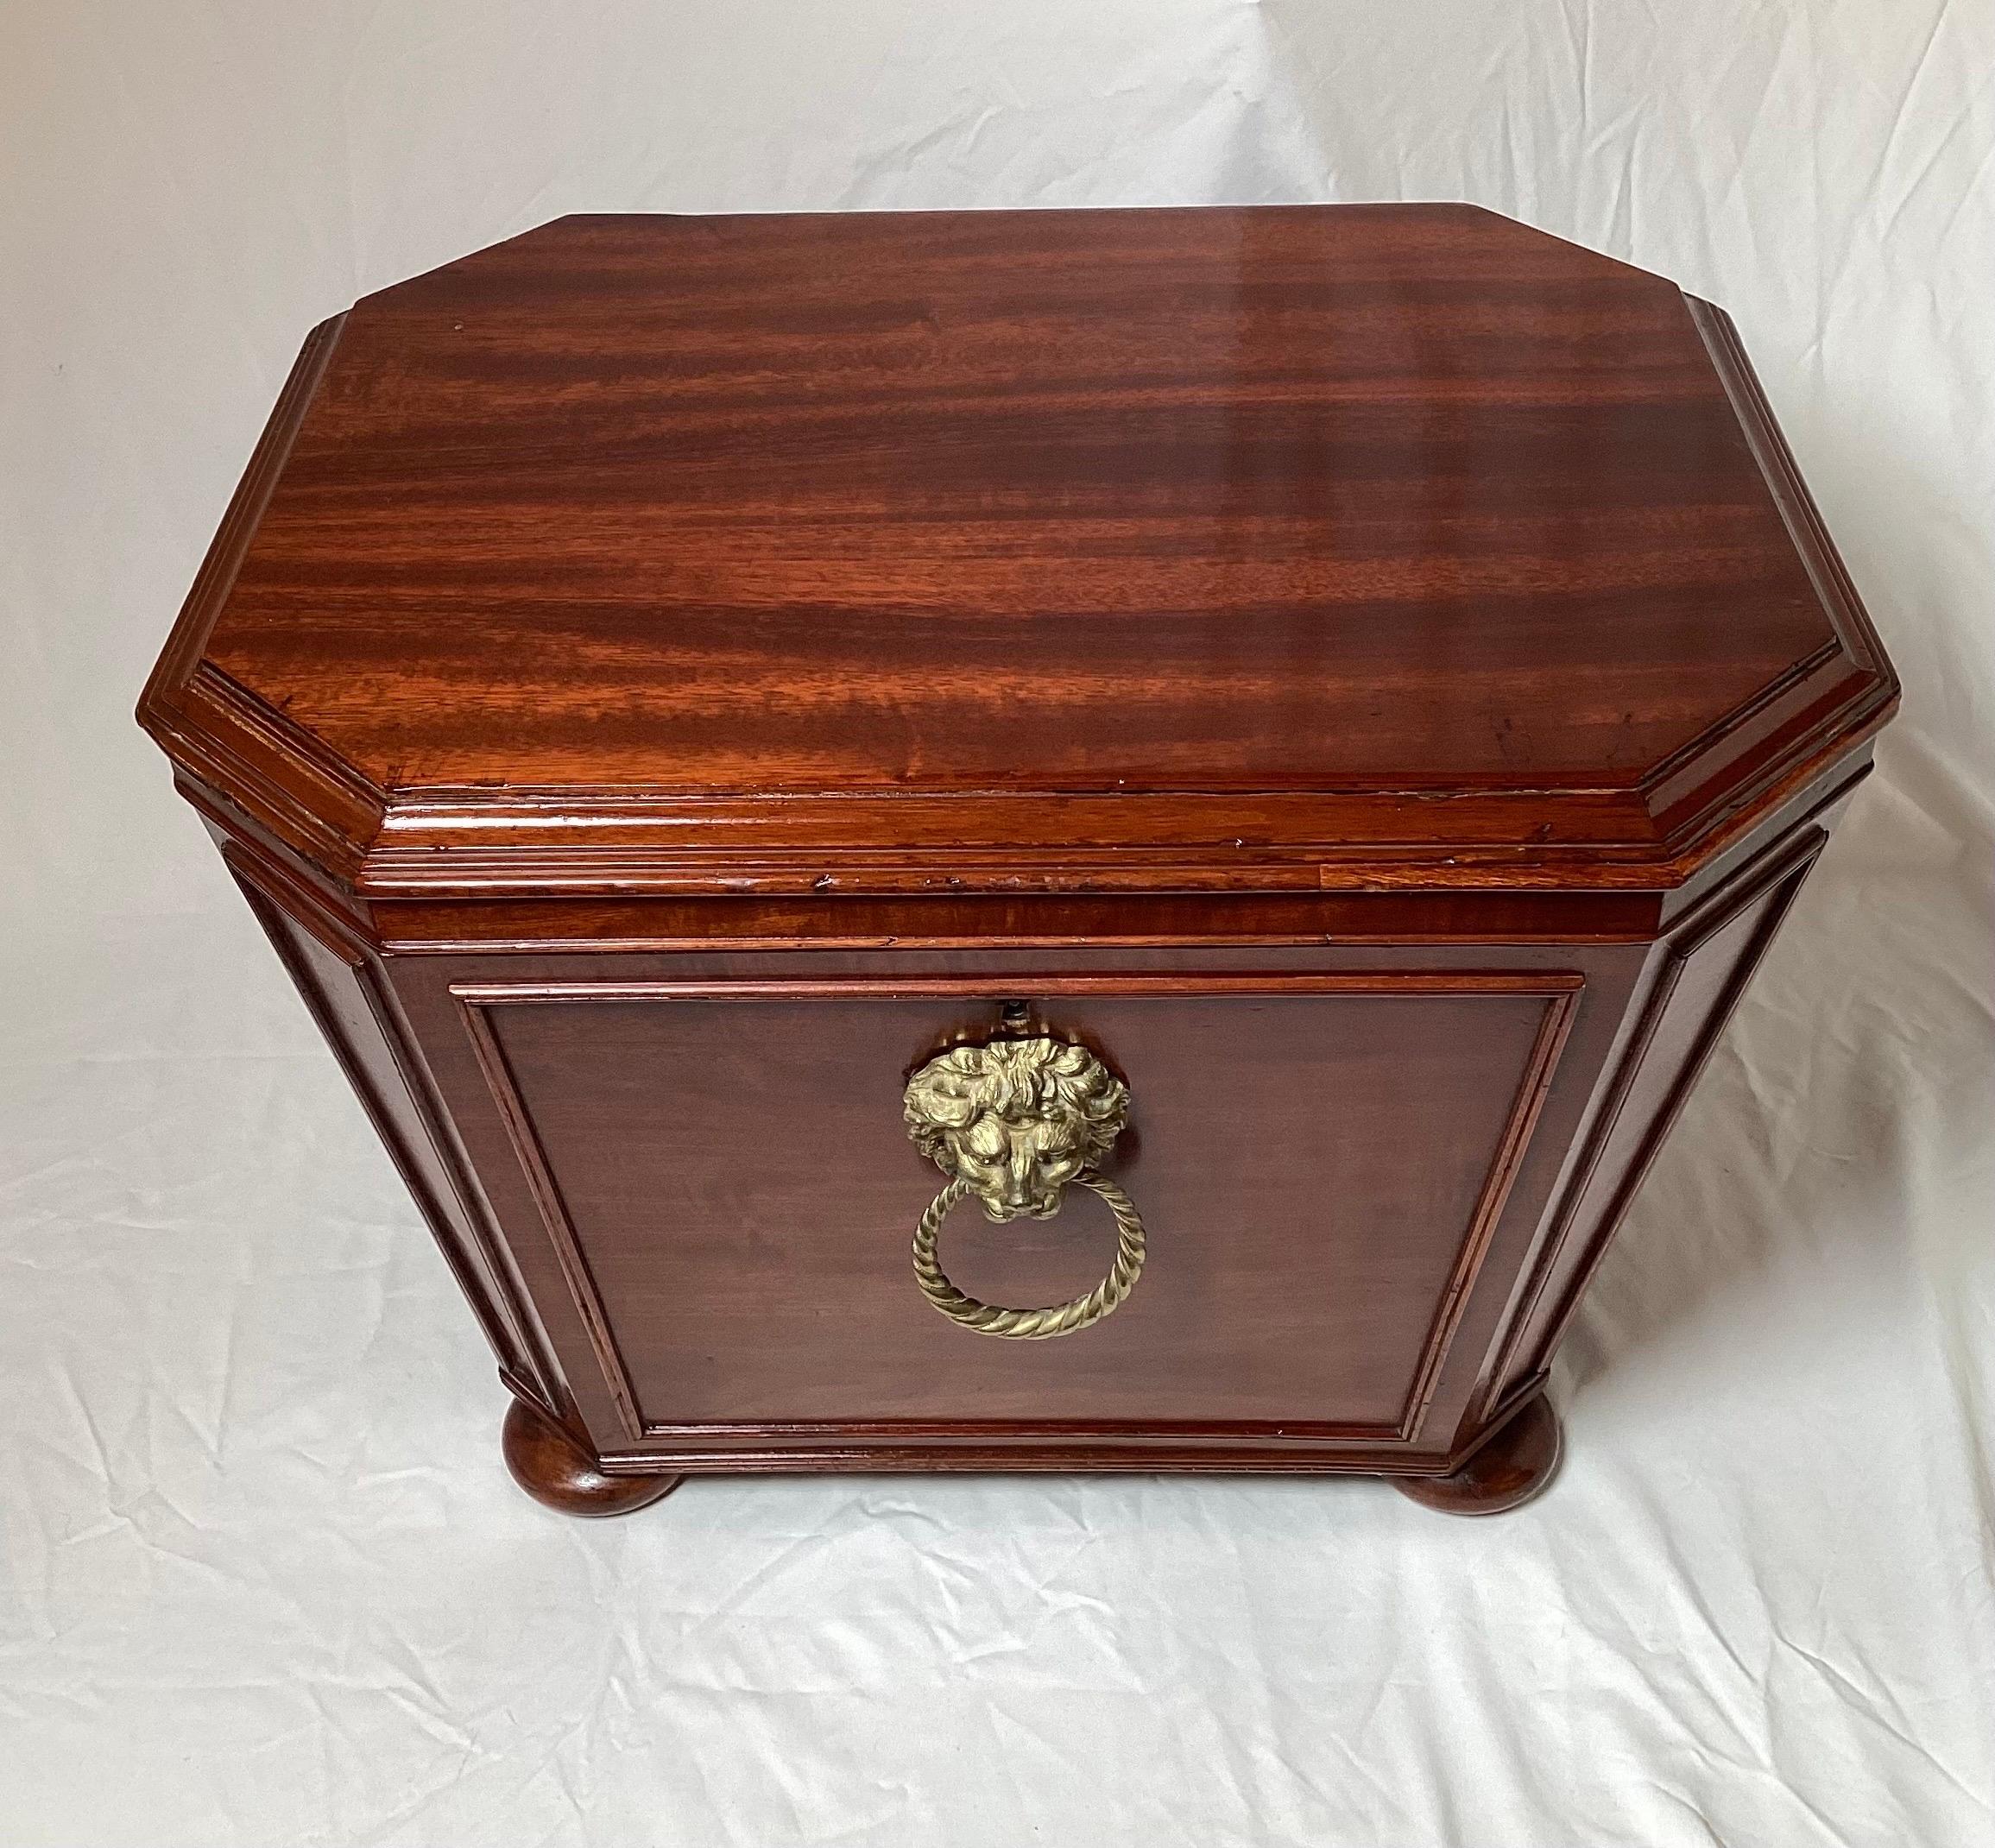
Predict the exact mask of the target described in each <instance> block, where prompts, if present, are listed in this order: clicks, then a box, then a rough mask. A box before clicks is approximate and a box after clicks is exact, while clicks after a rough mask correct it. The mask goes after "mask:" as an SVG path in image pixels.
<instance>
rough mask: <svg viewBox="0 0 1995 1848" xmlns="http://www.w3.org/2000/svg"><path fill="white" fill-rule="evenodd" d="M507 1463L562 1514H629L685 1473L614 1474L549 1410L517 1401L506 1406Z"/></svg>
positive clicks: (546, 1504) (667, 1490)
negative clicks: (605, 1470) (552, 1418)
mask: <svg viewBox="0 0 1995 1848" xmlns="http://www.w3.org/2000/svg"><path fill="white" fill-rule="evenodd" d="M505 1451H506V1467H507V1468H508V1469H509V1470H510V1471H511V1472H512V1473H513V1480H514V1481H515V1482H516V1483H518V1484H519V1485H520V1486H521V1488H522V1489H524V1490H525V1491H526V1492H527V1494H529V1495H531V1496H532V1497H533V1499H534V1500H535V1501H537V1502H539V1503H540V1505H541V1506H542V1507H544V1508H552V1509H553V1510H555V1511H557V1512H558V1513H560V1514H582V1515H606V1514H629V1513H631V1512H632V1511H634V1510H635V1509H639V1508H646V1507H648V1506H650V1504H652V1503H653V1502H654V1501H657V1500H658V1499H659V1498H660V1497H661V1496H666V1495H669V1494H671V1493H672V1491H673V1490H674V1489H676V1488H677V1487H678V1486H679V1484H680V1483H682V1482H683V1481H685V1477H683V1476H609V1475H605V1474H604V1473H603V1471H602V1470H601V1469H599V1468H598V1467H597V1462H596V1459H595V1458H594V1457H592V1456H590V1454H589V1453H588V1452H587V1451H586V1450H584V1448H583V1447H581V1445H579V1444H578V1443H577V1442H576V1441H575V1440H574V1439H573V1438H572V1437H571V1436H569V1435H568V1434H567V1432H565V1431H564V1430H563V1429H561V1427H560V1426H559V1425H558V1424H555V1423H552V1422H551V1421H550V1420H549V1419H548V1418H547V1417H546V1415H545V1414H544V1413H541V1412H539V1411H536V1410H534V1409H533V1407H532V1406H531V1405H528V1404H527V1403H526V1402H525V1401H524V1400H521V1399H515V1400H514V1401H513V1403H512V1404H511V1405H510V1406H508V1408H507V1410H506V1435H505Z"/></svg>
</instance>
